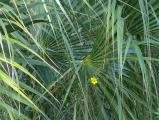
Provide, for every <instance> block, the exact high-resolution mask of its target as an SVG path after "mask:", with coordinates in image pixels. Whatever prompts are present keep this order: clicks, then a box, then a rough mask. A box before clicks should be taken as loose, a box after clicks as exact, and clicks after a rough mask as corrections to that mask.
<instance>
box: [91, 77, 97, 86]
mask: <svg viewBox="0 0 159 120" xmlns="http://www.w3.org/2000/svg"><path fill="white" fill-rule="evenodd" d="M90 80H91V83H92V84H93V85H95V84H97V78H96V77H95V76H93V77H91V79H90Z"/></svg>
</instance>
